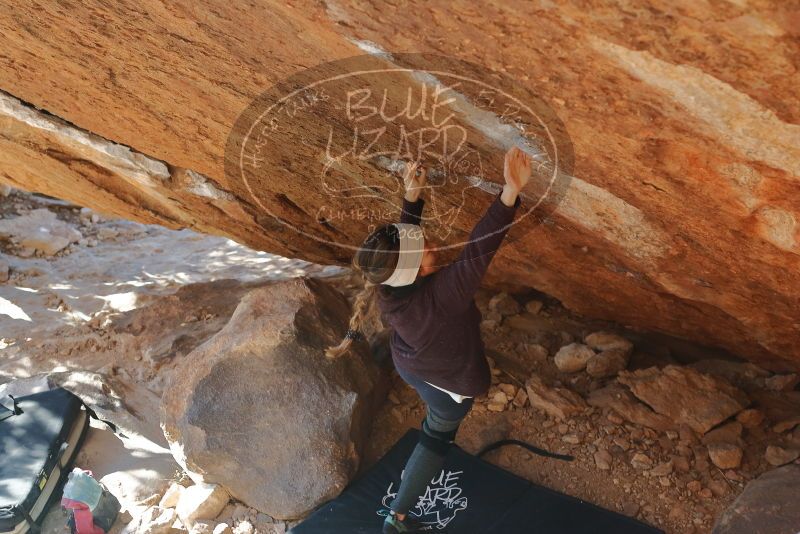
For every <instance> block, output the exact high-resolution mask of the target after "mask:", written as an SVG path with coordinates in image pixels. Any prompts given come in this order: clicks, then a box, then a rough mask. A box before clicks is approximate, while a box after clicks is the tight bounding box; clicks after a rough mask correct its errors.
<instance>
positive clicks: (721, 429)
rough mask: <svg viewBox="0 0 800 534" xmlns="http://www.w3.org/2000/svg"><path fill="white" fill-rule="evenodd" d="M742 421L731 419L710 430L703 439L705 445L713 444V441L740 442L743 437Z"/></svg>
mask: <svg viewBox="0 0 800 534" xmlns="http://www.w3.org/2000/svg"><path fill="white" fill-rule="evenodd" d="M743 426H744V425H742V423H740V422H739V421H731V422H729V423H725V424H723V425H720V426H718V427H717V428H715V429H714V430H710V431H708V432H707V433H706V434H705V435H704V436H703V438H702V439H701V441H702V442H703V444H704V445H711V444H712V443H738V442H739V439H740V438H741V437H742V429H743Z"/></svg>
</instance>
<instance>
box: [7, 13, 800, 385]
mask: <svg viewBox="0 0 800 534" xmlns="http://www.w3.org/2000/svg"><path fill="white" fill-rule="evenodd" d="M749 4H750V2H748V1H747V0H737V1H729V2H727V3H725V2H723V3H719V2H717V3H714V4H713V5H712V4H710V3H703V2H695V1H689V0H685V1H679V2H677V3H676V2H672V3H669V4H661V3H658V2H654V1H640V2H623V3H622V4H620V3H619V2H611V1H608V2H601V1H592V2H589V3H588V5H587V4H585V3H584V4H581V5H578V4H576V3H574V2H565V1H561V0H553V1H546V2H519V3H508V2H502V3H497V4H486V3H471V2H460V3H453V2H444V1H442V2H403V3H401V4H397V5H396V6H388V5H384V4H376V5H375V6H369V5H359V6H358V7H353V6H350V5H348V4H347V3H345V2H341V3H337V2H325V3H308V4H307V5H299V4H296V5H293V6H291V7H290V6H286V5H284V4H283V3H282V2H274V3H259V4H258V5H256V6H247V7H246V8H245V7H239V5H238V4H236V3H231V2H222V1H216V0H214V1H210V0H201V1H199V2H188V1H187V2H173V3H171V4H170V6H164V5H162V4H161V3H159V2H151V1H147V0H145V1H143V2H138V3H137V4H136V6H135V7H133V6H128V7H126V6H125V5H124V4H121V3H116V4H111V5H107V4H103V5H101V4H100V3H96V4H92V3H81V4H80V5H75V6H72V7H71V8H70V9H63V8H62V7H61V6H60V4H57V3H56V2H50V1H44V2H40V3H39V4H37V7H36V8H35V9H30V8H28V7H25V8H23V7H22V6H20V7H19V8H14V7H10V8H8V9H5V10H2V12H0V30H2V33H3V35H4V36H5V39H4V47H3V54H2V58H0V89H2V91H4V93H3V94H2V95H0V180H2V181H3V182H6V183H8V184H11V185H14V186H17V187H22V188H25V189H31V190H37V191H41V192H44V193H47V194H51V195H54V196H58V197H62V198H66V199H70V200H73V201H75V202H78V203H80V204H82V205H86V206H89V207H92V208H95V209H98V210H102V211H105V212H108V213H113V214H116V215H121V216H124V217H128V218H131V219H136V220H140V221H143V222H148V223H160V224H164V225H167V226H170V227H184V226H185V227H192V228H194V229H197V230H199V231H202V232H207V233H214V234H221V235H226V236H230V237H232V238H234V239H236V240H238V241H241V242H243V243H246V244H248V245H251V246H253V247H256V248H260V249H263V250H269V251H272V252H276V253H281V254H284V255H290V256H296V257H302V258H305V259H309V260H313V261H318V262H329V263H339V264H346V263H348V261H349V257H350V256H351V255H352V252H353V249H352V247H353V246H355V245H357V244H358V243H360V242H361V240H362V239H363V237H364V236H365V234H366V233H367V232H368V231H369V229H370V228H371V227H374V225H376V224H380V223H382V222H388V221H390V220H393V218H395V217H396V214H397V213H398V211H399V202H398V201H399V197H400V195H401V193H400V190H401V182H400V177H399V172H400V169H401V167H402V162H404V161H408V160H410V159H415V158H417V157H421V159H422V160H423V162H424V163H425V164H426V165H427V166H429V167H430V169H431V184H432V189H431V190H430V192H429V194H428V195H427V196H426V198H428V202H427V205H426V217H427V218H426V221H425V225H426V227H427V229H428V231H429V232H430V235H431V237H432V238H435V239H436V240H438V241H439V242H441V243H443V244H445V245H446V246H447V248H446V249H445V253H444V255H443V256H444V257H445V258H451V257H452V255H453V254H455V253H456V252H457V250H458V248H459V244H461V243H463V242H464V240H465V238H466V236H467V235H468V233H469V230H470V228H471V226H472V225H473V224H474V222H475V221H476V220H477V218H478V217H479V216H480V215H481V213H482V212H483V211H484V209H485V208H486V206H488V204H489V203H490V202H491V200H492V197H493V195H494V193H495V192H496V191H497V184H500V183H502V171H501V169H502V154H503V152H504V151H505V150H506V149H507V148H508V146H509V145H510V144H523V145H524V146H525V147H526V150H528V151H529V152H531V153H532V154H536V155H538V156H541V157H540V159H539V160H537V161H538V162H539V163H540V164H541V165H540V166H539V168H537V174H536V179H535V180H534V183H533V184H532V185H531V186H529V190H526V196H525V199H524V201H523V205H522V207H521V212H520V213H522V214H523V215H525V217H524V218H523V217H522V216H521V217H520V218H521V220H520V222H519V223H518V224H516V225H515V226H514V227H512V228H511V230H510V233H509V237H508V240H507V245H506V246H505V247H504V248H503V249H502V250H501V251H500V253H499V255H498V257H497V258H496V259H495V261H494V264H493V266H492V269H491V271H490V274H489V276H488V279H487V283H489V284H492V285H495V286H501V285H505V286H512V287H516V288H519V287H535V288H536V289H539V290H541V291H544V292H546V293H549V294H551V295H554V296H556V297H558V298H559V299H561V300H562V301H563V302H564V303H565V304H566V305H567V306H568V307H570V308H571V309H573V310H576V311H578V312H580V313H584V314H587V315H592V316H596V317H603V318H609V319H614V320H617V321H619V322H621V323H622V324H625V325H630V326H633V327H636V328H641V329H648V330H655V331H660V332H665V333H669V334H673V335H676V336H679V337H684V338H688V339H693V340H696V341H700V342H702V343H706V344H709V345H714V346H720V347H724V348H726V349H729V350H731V351H733V352H734V353H737V354H740V355H742V356H745V357H748V358H750V359H752V360H754V361H756V362H759V363H760V364H762V365H765V366H768V367H773V368H795V369H797V368H800V348H798V347H800V311H799V310H800V222H799V221H800V187H798V180H799V179H800V124H799V123H800V89H798V87H800V73H799V72H798V70H797V64H798V52H797V41H798V38H800V30H798V28H800V12H798V11H797V10H796V8H792V7H790V6H789V4H786V6H784V5H783V4H781V3H775V4H773V6H772V7H770V8H765V7H763V6H756V5H749ZM793 9H794V10H793ZM409 53H411V54H412V55H409ZM414 53H420V54H422V55H414ZM357 55H361V56H362V57H361V58H360V59H359V60H357V61H355V60H345V58H351V57H353V56H357ZM435 56H440V57H438V58H437V57H435ZM441 56H445V57H441ZM455 58H458V59H455ZM341 60H345V61H344V62H342V61H341ZM331 62H333V63H331ZM337 62H338V63H337ZM355 66H359V67H366V68H363V69H362V70H365V71H370V72H369V73H362V74H360V75H359V76H355V77H354V76H353V73H354V72H355V71H357V70H358V69H355V68H354V67H355ZM342 75H346V76H344V77H341V76H342ZM337 76H339V78H338V79H336V80H335V81H333V82H330V81H329V82H326V83H320V82H322V81H323V80H330V79H333V78H336V77H337ZM459 76H460V77H461V78H458V77H459ZM315 84H316V85H315ZM423 87H426V88H427V92H426V93H424V95H425V97H426V98H425V99H423ZM437 87H438V88H439V91H438V93H437V92H436V89H437ZM313 88H317V89H325V91H323V90H319V91H317V92H314V91H312V89H313ZM409 88H410V89H411V92H410V93H409V91H408V90H409ZM301 89H302V90H301ZM364 89H369V94H367V93H365V92H359V91H363V90H364ZM298 90H301V91H300V92H297V93H295V94H294V95H293V93H294V92H296V91H298ZM260 95H263V97H262V99H261V100H258V97H259V96H260ZM292 95H293V96H292ZM409 95H410V96H409ZM434 95H435V96H436V97H438V100H437V99H436V98H434ZM326 97H327V98H326ZM282 98H288V100H284V101H283V102H284V103H286V102H292V106H293V107H292V113H291V114H290V113H289V112H288V111H287V109H288V108H280V109H278V111H283V112H284V116H283V118H282V120H281V121H279V122H280V124H279V127H277V128H276V129H275V130H269V131H267V130H264V127H265V126H267V125H272V124H275V123H274V122H268V121H265V117H266V118H268V117H269V116H270V115H269V113H275V111H276V108H274V107H273V108H271V106H273V105H274V104H276V103H278V102H280V101H281V99H282ZM409 98H410V100H409ZM292 99H294V100H292ZM409 102H411V104H412V105H411V106H410V107H408V106H407V104H408V103H409ZM299 104H301V105H299ZM348 104H349V105H348ZM509 104H510V106H509ZM381 106H383V108H382V107H381ZM420 106H422V109H423V111H424V112H421V113H417V114H415V111H418V110H419V109H420ZM373 110H374V111H375V113H373ZM380 111H383V113H381V112H380ZM248 125H249V126H251V127H252V126H256V125H260V126H261V128H259V129H258V130H254V129H253V128H249V127H248ZM381 128H383V130H382V131H380V129H381ZM254 132H255V133H254ZM445 132H447V134H448V135H447V141H445ZM259 133H260V134H262V137H260V138H259V137H258V134H259ZM329 134H332V136H330V137H329ZM248 143H250V144H248ZM348 143H349V145H348ZM346 146H350V147H355V148H353V150H344V148H345V147H346ZM248 156H249V157H250V158H251V159H250V160H248V159H247V157H248ZM256 160H259V161H256ZM248 161H250V162H252V165H251V167H247V166H246V165H247V162H248ZM256 165H257V167H256ZM533 208H535V209H533Z"/></svg>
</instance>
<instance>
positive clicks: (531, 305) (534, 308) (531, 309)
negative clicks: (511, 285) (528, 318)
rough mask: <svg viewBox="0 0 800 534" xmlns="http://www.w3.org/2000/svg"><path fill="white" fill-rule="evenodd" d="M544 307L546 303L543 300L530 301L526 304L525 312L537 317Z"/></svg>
mask: <svg viewBox="0 0 800 534" xmlns="http://www.w3.org/2000/svg"><path fill="white" fill-rule="evenodd" d="M543 307H544V303H543V302H542V301H541V300H529V301H528V302H526V303H525V311H526V312H528V313H530V314H532V315H537V314H538V313H539V312H540V311H542V308H543Z"/></svg>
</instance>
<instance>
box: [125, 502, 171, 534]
mask: <svg viewBox="0 0 800 534" xmlns="http://www.w3.org/2000/svg"><path fill="white" fill-rule="evenodd" d="M177 517H178V516H177V515H176V514H175V510H174V509H173V508H161V507H160V506H151V507H150V508H148V509H146V510H145V511H144V512H142V513H141V514H140V515H139V516H137V517H135V518H134V519H133V521H131V522H130V523H128V524H127V525H126V526H125V528H124V529H123V530H122V533H123V534H178V533H179V532H180V530H179V529H176V528H173V526H172V525H173V524H174V523H175V520H176V519H177Z"/></svg>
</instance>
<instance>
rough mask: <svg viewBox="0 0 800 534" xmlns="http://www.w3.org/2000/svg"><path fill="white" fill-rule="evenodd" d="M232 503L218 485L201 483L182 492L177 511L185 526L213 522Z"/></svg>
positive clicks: (176, 507) (226, 493)
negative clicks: (201, 521) (204, 521)
mask: <svg viewBox="0 0 800 534" xmlns="http://www.w3.org/2000/svg"><path fill="white" fill-rule="evenodd" d="M228 501H230V495H228V492H227V491H226V490H225V488H223V487H222V486H220V485H218V484H206V483H204V482H200V483H199V484H195V485H193V486H189V487H188V488H186V489H185V490H184V491H182V492H181V494H180V497H179V498H178V504H177V506H175V511H176V512H177V514H178V518H180V520H181V522H182V523H183V524H184V525H187V526H191V525H193V524H194V523H195V521H199V520H211V519H214V518H215V517H217V516H218V515H219V513H220V512H221V511H222V510H223V508H225V505H226V504H228Z"/></svg>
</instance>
